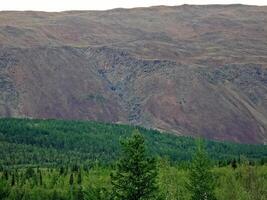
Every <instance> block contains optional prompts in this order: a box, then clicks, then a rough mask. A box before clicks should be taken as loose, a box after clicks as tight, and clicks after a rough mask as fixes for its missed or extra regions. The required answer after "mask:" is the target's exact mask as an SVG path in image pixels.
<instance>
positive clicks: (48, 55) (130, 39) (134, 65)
mask: <svg viewBox="0 0 267 200" xmlns="http://www.w3.org/2000/svg"><path fill="white" fill-rule="evenodd" d="M266 16H267V7H256V6H255V7H254V6H244V5H229V6H188V5H184V6H178V7H163V6H161V7H151V8H136V9H115V10H109V11H69V12H60V13H46V12H15V11H14V12H0V116H1V117H31V118H57V119H72V120H73V119H75V120H97V121H104V122H113V123H127V124H133V125H140V126H143V127H146V128H154V129H158V130H163V131H168V132H172V133H175V134H177V135H190V136H202V137H205V138H208V139H215V140H229V141H235V142H242V143H265V142H267V51H266V50H267V40H266V38H267V18H266Z"/></svg>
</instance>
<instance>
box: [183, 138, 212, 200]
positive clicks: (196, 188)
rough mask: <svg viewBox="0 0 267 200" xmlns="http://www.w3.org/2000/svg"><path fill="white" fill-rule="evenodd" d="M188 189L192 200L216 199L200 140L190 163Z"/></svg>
mask: <svg viewBox="0 0 267 200" xmlns="http://www.w3.org/2000/svg"><path fill="white" fill-rule="evenodd" d="M188 189H189V190H190V191H191V193H192V197H191V199H192V200H215V199H216V198H215V196H214V180H213V175H212V172H211V165H210V160H209V158H208V155H207V153H206V152H205V150H204V144H203V141H201V140H198V142H197V148H196V152H195V154H194V156H193V160H192V163H191V167H190V173H189V185H188Z"/></svg>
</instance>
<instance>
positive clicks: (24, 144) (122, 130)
mask: <svg viewBox="0 0 267 200" xmlns="http://www.w3.org/2000/svg"><path fill="white" fill-rule="evenodd" d="M135 128H138V129H139V130H140V132H141V133H142V134H143V135H144V136H145V139H146V141H147V142H146V143H147V146H148V152H149V154H152V155H154V156H159V157H161V158H164V157H166V158H169V159H170V161H172V162H177V161H188V160H190V159H191V154H192V152H193V151H194V150H195V144H196V143H195V140H194V139H193V138H190V137H181V136H180V137H177V136H174V135H172V134H168V133H165V134H162V133H160V132H158V131H155V130H147V129H144V128H141V127H133V126H128V125H116V124H105V123H98V122H82V121H62V120H29V119H0V157H1V160H0V167H1V166H21V165H22V166H24V165H41V166H45V165H48V166H50V165H52V166H53V165H71V164H77V163H78V164H83V165H93V164H94V163H96V162H99V163H101V164H110V163H113V162H114V160H115V159H117V158H118V156H119V151H120V145H119V141H120V140H121V139H125V138H126V137H128V136H130V135H131V133H132V131H133V130H134V129H135ZM206 147H207V151H208V152H209V155H210V156H211V158H212V159H214V160H215V161H216V162H217V161H221V162H222V163H223V162H227V161H230V160H233V159H236V160H240V158H241V159H243V158H247V159H249V160H251V161H259V160H261V159H266V158H267V146H264V145H244V144H235V143H220V142H213V141H206ZM242 157H243V158H242Z"/></svg>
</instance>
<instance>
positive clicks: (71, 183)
mask: <svg viewBox="0 0 267 200" xmlns="http://www.w3.org/2000/svg"><path fill="white" fill-rule="evenodd" d="M73 182H74V178H73V174H71V175H70V180H69V183H70V185H71V186H72V185H73Z"/></svg>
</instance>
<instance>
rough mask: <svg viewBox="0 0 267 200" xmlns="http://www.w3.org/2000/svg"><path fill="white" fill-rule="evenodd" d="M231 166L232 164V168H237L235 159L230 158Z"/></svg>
mask: <svg viewBox="0 0 267 200" xmlns="http://www.w3.org/2000/svg"><path fill="white" fill-rule="evenodd" d="M231 166H232V168H233V169H234V170H235V169H236V168H237V163H236V159H234V160H232V162H231Z"/></svg>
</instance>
